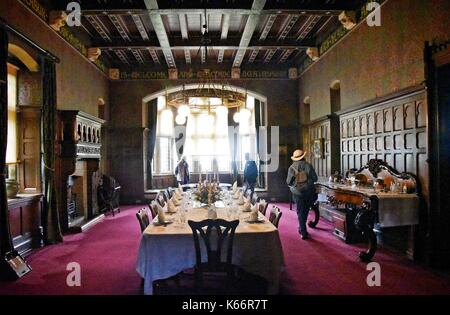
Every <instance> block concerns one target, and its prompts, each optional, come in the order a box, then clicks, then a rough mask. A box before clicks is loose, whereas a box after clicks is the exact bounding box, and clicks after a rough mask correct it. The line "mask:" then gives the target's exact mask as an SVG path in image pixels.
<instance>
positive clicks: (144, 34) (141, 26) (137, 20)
mask: <svg viewBox="0 0 450 315" xmlns="http://www.w3.org/2000/svg"><path fill="white" fill-rule="evenodd" d="M131 17H132V18H133V21H134V24H135V25H136V28H137V29H138V31H139V34H141V37H142V39H143V40H149V37H148V33H147V30H146V29H145V26H144V23H143V22H142V19H141V17H140V16H139V15H138V14H133V15H132V16H131Z"/></svg>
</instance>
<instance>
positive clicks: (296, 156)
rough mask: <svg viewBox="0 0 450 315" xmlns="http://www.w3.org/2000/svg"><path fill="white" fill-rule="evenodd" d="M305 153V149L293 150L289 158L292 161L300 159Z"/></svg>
mask: <svg viewBox="0 0 450 315" xmlns="http://www.w3.org/2000/svg"><path fill="white" fill-rule="evenodd" d="M305 155H306V151H303V150H300V149H298V150H295V151H294V154H292V156H291V159H292V161H300V160H301V159H303V158H304V157H305Z"/></svg>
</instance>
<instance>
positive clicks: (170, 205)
mask: <svg viewBox="0 0 450 315" xmlns="http://www.w3.org/2000/svg"><path fill="white" fill-rule="evenodd" d="M177 210H178V209H177V207H176V204H175V203H174V202H173V201H172V200H169V202H168V203H167V211H168V212H177Z"/></svg>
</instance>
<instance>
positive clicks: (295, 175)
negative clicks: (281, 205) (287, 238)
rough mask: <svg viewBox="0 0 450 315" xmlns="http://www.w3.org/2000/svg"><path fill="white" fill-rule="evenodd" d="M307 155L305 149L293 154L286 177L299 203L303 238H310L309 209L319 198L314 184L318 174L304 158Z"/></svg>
mask: <svg viewBox="0 0 450 315" xmlns="http://www.w3.org/2000/svg"><path fill="white" fill-rule="evenodd" d="M305 155H306V152H305V151H303V150H295V151H294V154H293V155H292V156H291V159H292V161H293V162H292V164H291V166H290V167H289V170H288V175H287V178H286V183H287V185H288V186H289V189H290V190H291V192H292V196H293V199H294V202H295V204H296V205H297V217H298V223H299V233H300V235H301V236H302V239H303V240H305V239H307V238H309V234H308V231H307V230H306V220H307V218H308V212H309V209H310V208H311V206H312V205H313V204H314V203H315V202H316V200H317V193H316V188H315V186H314V183H315V182H316V181H317V174H316V171H315V170H314V167H313V166H312V165H311V164H309V163H308V162H306V161H305V160H304V158H305Z"/></svg>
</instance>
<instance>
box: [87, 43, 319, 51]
mask: <svg viewBox="0 0 450 315" xmlns="http://www.w3.org/2000/svg"><path fill="white" fill-rule="evenodd" d="M311 46H312V45H291V44H283V45H267V44H264V45H255V46H253V45H252V46H247V47H245V48H242V47H240V46H230V45H226V46H222V45H213V46H210V49H214V50H239V49H245V50H246V51H247V50H258V51H260V50H269V49H293V50H306V49H308V48H309V47H311ZM93 47H94V46H93ZM95 47H96V48H100V49H102V50H121V49H140V50H143V49H153V50H157V51H163V50H164V48H162V47H160V46H158V45H126V46H124V45H111V46H105V45H103V46H102V45H97V46H95ZM200 47H202V46H201V45H182V46H171V47H170V48H171V50H185V49H189V50H198V49H200ZM208 50H209V49H208Z"/></svg>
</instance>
